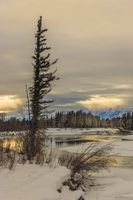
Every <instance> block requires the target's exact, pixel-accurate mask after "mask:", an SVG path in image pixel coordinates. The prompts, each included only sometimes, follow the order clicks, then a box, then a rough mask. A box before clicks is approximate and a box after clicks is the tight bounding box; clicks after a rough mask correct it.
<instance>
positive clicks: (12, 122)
mask: <svg viewBox="0 0 133 200" xmlns="http://www.w3.org/2000/svg"><path fill="white" fill-rule="evenodd" d="M39 128H40V129H46V128H124V129H127V130H133V113H127V114H124V115H123V116H122V117H118V118H113V119H111V120H109V119H100V117H98V116H94V115H93V114H92V113H91V112H88V113H87V112H83V111H81V110H79V111H69V112H56V113H55V114H54V115H51V117H49V116H44V117H42V118H40V119H39ZM28 129H29V119H25V118H23V119H17V118H15V117H11V118H10V119H8V120H5V121H3V120H2V119H1V120H0V131H1V132H2V131H25V130H28Z"/></svg>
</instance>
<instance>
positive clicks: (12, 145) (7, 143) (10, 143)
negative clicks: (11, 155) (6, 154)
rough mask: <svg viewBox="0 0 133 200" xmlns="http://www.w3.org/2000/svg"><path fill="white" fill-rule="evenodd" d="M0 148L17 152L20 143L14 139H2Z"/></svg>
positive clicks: (20, 145)
mask: <svg viewBox="0 0 133 200" xmlns="http://www.w3.org/2000/svg"><path fill="white" fill-rule="evenodd" d="M0 146H1V147H3V148H9V149H11V150H17V151H19V150H20V149H21V147H22V143H20V142H19V141H17V140H15V139H11V138H10V139H4V140H2V141H0Z"/></svg>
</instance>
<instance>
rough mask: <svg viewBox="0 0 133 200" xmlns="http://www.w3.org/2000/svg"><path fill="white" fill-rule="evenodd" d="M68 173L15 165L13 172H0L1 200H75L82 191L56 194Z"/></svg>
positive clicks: (65, 191) (61, 168) (63, 170)
mask: <svg viewBox="0 0 133 200" xmlns="http://www.w3.org/2000/svg"><path fill="white" fill-rule="evenodd" d="M69 174H70V171H69V170H68V169H67V168H65V167H57V168H49V167H47V166H38V165H34V164H31V165H17V166H16V168H15V169H14V170H13V171H9V170H7V169H1V170H0V199H1V200H68V199H69V200H77V199H78V198H79V197H80V196H81V194H82V191H76V192H71V191H69V190H68V188H64V189H63V192H62V193H59V192H57V189H58V188H59V187H60V186H61V183H62V182H63V181H64V180H65V178H67V177H69Z"/></svg>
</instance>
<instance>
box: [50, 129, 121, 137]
mask: <svg viewBox="0 0 133 200" xmlns="http://www.w3.org/2000/svg"><path fill="white" fill-rule="evenodd" d="M118 133H119V129H112V128H66V129H65V128H48V129H47V135H52V136H57V135H58V136H68V135H69V136H71V135H74V136H76V135H84V134H86V135H87V134H99V135H100V134H102V135H104V134H118Z"/></svg>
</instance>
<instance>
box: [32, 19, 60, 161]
mask: <svg viewBox="0 0 133 200" xmlns="http://www.w3.org/2000/svg"><path fill="white" fill-rule="evenodd" d="M46 32H47V29H46V28H45V29H43V28H42V17H40V18H39V20H38V23H37V32H36V35H35V39H36V44H35V52H34V55H33V57H32V58H33V71H34V75H33V86H32V87H30V88H29V94H30V108H31V111H30V112H31V127H30V129H31V130H30V133H29V141H28V156H29V159H33V158H34V157H35V156H36V155H37V154H40V151H41V147H43V146H44V144H42V143H43V142H44V135H42V134H40V132H39V120H40V118H41V117H42V116H43V115H44V114H45V113H46V110H47V108H48V107H49V103H52V102H53V100H48V99H47V98H46V97H47V94H48V93H49V92H50V91H51V89H52V82H53V81H54V80H56V79H57V77H56V75H55V73H56V70H55V71H51V66H52V65H54V64H55V63H56V62H57V59H56V60H55V61H53V62H51V61H50V53H49V50H50V49H51V48H50V47H48V46H47V44H46V37H45V33H46Z"/></svg>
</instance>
